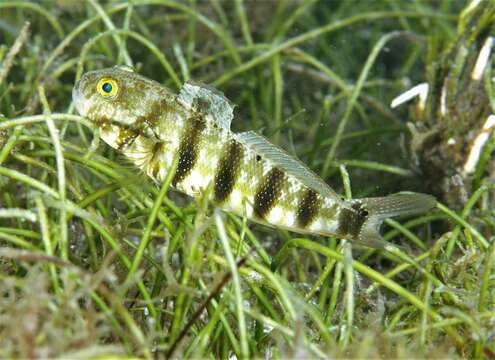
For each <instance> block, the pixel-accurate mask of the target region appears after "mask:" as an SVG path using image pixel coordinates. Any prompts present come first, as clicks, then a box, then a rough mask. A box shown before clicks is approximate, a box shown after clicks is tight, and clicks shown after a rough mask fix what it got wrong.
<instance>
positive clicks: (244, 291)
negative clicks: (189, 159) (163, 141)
mask: <svg viewBox="0 0 495 360" xmlns="http://www.w3.org/2000/svg"><path fill="white" fill-rule="evenodd" d="M494 36H495V4H494V3H493V1H489V0H481V1H452V0H445V1H425V0H413V1H407V2H406V1H402V2H399V1H390V0H380V1H378V0H377V1H357V0H355V1H354V0H348V1H315V0H309V1H297V0H282V1H263V2H260V1H248V0H232V1H227V0H226V1H221V0H212V1H195V0H188V1H173V0H134V1H96V0H86V1H75V0H59V1H55V0H46V1H42V2H36V1H32V2H31V1H16V0H13V1H0V145H1V146H0V292H1V297H0V357H2V358H53V357H63V358H96V357H113V358H129V357H138V358H158V359H166V358H171V357H188V358H192V357H194V358H199V357H201V358H203V357H210V358H257V357H266V358H288V357H301V358H328V357H334V358H342V357H346V358H412V357H414V358H423V357H430V358H486V359H492V358H494V357H495V343H494V339H495V333H494V330H493V329H494V321H495V290H494V289H495V271H494V256H495V244H494V241H495V210H494V209H495V206H494V205H495V200H494V196H495V189H494V188H495V183H494V180H495V168H494V164H493V151H494V148H495V135H494V131H493V129H494V128H495V124H494V123H495V120H494V119H495V117H494V115H493V114H495V97H494V92H493V87H494V75H493V69H494V61H493V59H494V56H493V53H494V52H495V51H494V49H493V48H494ZM116 64H119V65H124V66H127V67H132V68H133V69H134V71H135V72H136V73H139V74H142V75H144V76H146V77H148V78H151V79H154V80H156V81H158V82H159V83H161V84H163V85H164V86H166V87H168V88H169V89H171V90H172V91H173V92H175V93H178V91H179V89H180V88H181V86H182V85H183V83H184V82H186V81H188V80H194V81H199V82H202V83H206V84H210V85H212V86H214V87H215V88H217V89H218V90H220V91H222V92H223V93H225V95H226V97H227V98H228V99H229V100H231V101H232V103H233V104H235V108H234V119H233V121H232V128H233V130H234V131H235V132H244V131H249V130H255V131H257V132H259V133H261V134H263V135H264V136H265V137H267V138H268V139H270V141H271V142H273V143H275V144H277V145H279V146H280V147H282V148H284V149H285V150H286V151H287V152H288V153H289V154H291V155H293V156H297V157H298V158H300V159H301V160H302V161H303V162H304V163H305V164H307V165H308V167H309V168H310V169H312V170H313V171H314V172H315V173H317V174H318V175H319V176H321V177H322V178H323V179H324V180H325V181H326V182H327V183H328V184H329V185H330V186H331V187H332V188H333V189H335V190H336V191H337V192H338V193H339V194H342V196H343V197H344V198H345V199H352V198H365V197H379V196H386V195H388V194H392V193H396V192H399V191H404V190H408V191H415V192H425V193H429V194H433V195H435V196H436V198H437V200H438V203H437V205H436V208H435V209H434V210H433V211H431V212H429V213H426V214H422V215H419V216H416V217H413V218H406V219H400V218H399V219H393V220H392V219H387V220H386V221H385V225H384V227H383V229H382V233H383V234H384V239H385V240H386V241H387V242H389V243H390V244H391V245H390V247H388V248H387V250H384V249H383V250H380V249H371V248H366V247H362V246H359V245H357V244H355V243H352V241H349V240H339V239H336V238H333V237H324V236H311V235H301V234H295V233H292V232H289V231H286V230H281V229H277V228H272V227H266V226H263V225H258V224H253V223H251V222H249V221H247V220H246V219H245V218H243V217H240V216H237V215H234V214H231V213H229V212H225V213H224V212H220V211H218V210H217V209H216V208H215V207H214V206H213V205H212V204H211V203H210V202H209V201H207V199H206V197H203V198H202V197H199V198H196V199H191V198H188V197H185V196H183V195H181V194H179V193H176V192H174V191H170V190H169V186H168V185H169V184H170V182H171V181H172V175H173V174H170V175H169V176H168V177H167V178H166V179H165V181H164V183H163V184H162V183H158V184H157V183H155V182H153V181H151V180H149V179H148V178H147V177H146V175H145V174H144V173H143V172H141V171H139V170H138V169H137V168H136V167H135V166H134V165H133V164H132V163H130V162H129V161H128V160H127V159H126V158H124V157H123V156H122V155H121V154H120V153H119V151H117V150H115V149H112V148H111V147H110V146H108V145H107V144H106V143H105V142H104V141H101V140H100V137H99V133H98V131H95V128H94V126H93V125H92V124H91V122H90V121H89V120H88V119H86V118H84V117H81V116H79V115H78V114H77V112H76V110H75V108H74V104H73V102H72V90H73V88H74V85H75V83H76V81H78V80H80V79H81V77H82V75H83V74H84V73H85V72H87V71H92V70H100V69H103V68H109V67H112V66H114V65H116ZM391 105H392V106H391Z"/></svg>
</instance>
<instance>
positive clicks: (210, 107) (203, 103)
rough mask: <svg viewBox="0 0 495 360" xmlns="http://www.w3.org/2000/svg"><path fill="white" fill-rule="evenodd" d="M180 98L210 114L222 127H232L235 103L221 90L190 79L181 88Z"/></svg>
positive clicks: (192, 106)
mask: <svg viewBox="0 0 495 360" xmlns="http://www.w3.org/2000/svg"><path fill="white" fill-rule="evenodd" d="M179 99H180V100H182V102H184V103H186V104H187V105H188V106H190V107H191V108H193V109H195V110H197V111H199V112H201V113H203V114H205V115H207V116H209V117H210V118H211V119H213V120H214V121H215V122H216V123H217V124H218V125H219V126H220V127H222V128H225V129H230V123H231V122H232V118H233V117H234V104H232V103H231V102H230V101H229V99H227V98H226V97H225V96H224V95H223V93H221V92H220V91H218V90H216V89H214V88H212V87H210V86H208V85H205V84H201V83H195V82H192V81H188V82H186V83H185V84H184V85H183V86H182V88H181V89H180V94H179Z"/></svg>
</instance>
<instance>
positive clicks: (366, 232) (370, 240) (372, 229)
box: [356, 193, 436, 248]
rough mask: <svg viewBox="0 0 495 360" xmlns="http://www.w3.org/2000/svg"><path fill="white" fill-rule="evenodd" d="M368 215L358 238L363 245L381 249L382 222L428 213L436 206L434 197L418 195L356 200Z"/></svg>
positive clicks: (382, 245)
mask: <svg viewBox="0 0 495 360" xmlns="http://www.w3.org/2000/svg"><path fill="white" fill-rule="evenodd" d="M358 201H359V202H360V203H361V204H362V207H363V208H364V209H366V211H367V213H368V215H367V217H366V220H365V221H364V223H363V225H362V227H361V231H360V232H359V235H358V238H357V239H356V240H357V241H358V242H359V243H362V244H363V245H367V246H371V247H376V248H383V247H384V245H386V242H385V241H384V240H383V238H382V236H381V235H380V227H381V225H382V223H383V220H385V219H386V218H390V217H396V216H411V215H417V214H422V213H425V212H428V211H430V210H431V209H432V208H434V207H435V205H436V199H435V197H433V196H431V195H427V194H419V193H401V194H396V195H389V196H386V197H376V198H364V199H359V200H358Z"/></svg>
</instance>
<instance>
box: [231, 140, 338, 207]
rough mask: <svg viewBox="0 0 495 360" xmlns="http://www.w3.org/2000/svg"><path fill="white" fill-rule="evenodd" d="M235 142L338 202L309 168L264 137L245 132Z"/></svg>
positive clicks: (336, 196)
mask: <svg viewBox="0 0 495 360" xmlns="http://www.w3.org/2000/svg"><path fill="white" fill-rule="evenodd" d="M236 137H237V140H238V141H239V142H241V143H243V144H245V145H246V146H248V147H251V148H252V149H253V150H254V151H256V152H257V153H259V154H260V155H261V156H264V157H265V158H267V159H269V160H270V161H271V162H273V163H274V164H275V166H277V167H278V168H280V169H283V170H284V171H285V172H286V173H287V174H289V175H292V176H294V177H296V178H297V179H298V180H299V181H300V182H301V183H302V184H303V185H305V186H307V187H308V188H310V189H313V190H314V191H316V192H318V193H319V194H320V195H322V196H324V197H331V198H334V199H335V200H336V201H340V196H339V195H338V194H337V193H336V192H335V191H333V190H332V188H330V186H328V184H327V183H326V182H324V181H323V179H321V178H320V177H319V176H318V175H316V174H315V173H314V172H313V171H312V170H311V169H310V168H308V167H307V166H306V165H304V164H303V163H302V162H301V161H300V160H299V159H297V158H295V157H293V156H291V155H289V154H288V153H287V152H285V151H284V150H283V149H281V148H279V147H278V146H276V145H274V144H272V143H271V142H269V141H268V140H267V139H266V138H265V137H263V136H261V135H259V134H257V133H255V132H254V131H246V132H243V133H240V134H237V135H236Z"/></svg>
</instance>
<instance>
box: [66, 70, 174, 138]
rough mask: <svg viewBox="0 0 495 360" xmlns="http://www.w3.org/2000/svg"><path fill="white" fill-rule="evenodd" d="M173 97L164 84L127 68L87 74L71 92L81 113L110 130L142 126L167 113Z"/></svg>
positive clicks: (99, 125)
mask: <svg viewBox="0 0 495 360" xmlns="http://www.w3.org/2000/svg"><path fill="white" fill-rule="evenodd" d="M174 96H175V95H174V94H173V93H172V92H171V91H169V90H168V89H167V88H166V87H164V86H163V85H161V84H159V83H158V82H156V81H154V80H151V79H148V78H145V77H143V76H141V75H139V74H136V73H135V72H134V71H133V70H132V69H131V68H129V67H125V66H115V67H112V68H108V69H102V70H97V71H90V72H87V73H85V74H84V75H83V76H82V77H81V79H80V80H79V81H78V82H77V83H76V84H75V86H74V88H73V90H72V100H73V102H74V106H75V107H76V109H77V111H78V113H79V114H80V115H81V116H84V117H86V118H88V119H89V120H90V121H91V122H92V123H93V124H95V125H96V126H98V127H100V128H107V129H108V128H110V127H112V128H114V127H119V128H126V129H133V128H134V127H137V126H142V125H143V122H144V123H146V122H147V121H151V120H152V118H155V119H156V117H157V116H159V114H160V113H161V112H162V111H165V110H166V108H167V107H169V104H170V103H171V102H172V101H173V98H174Z"/></svg>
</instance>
